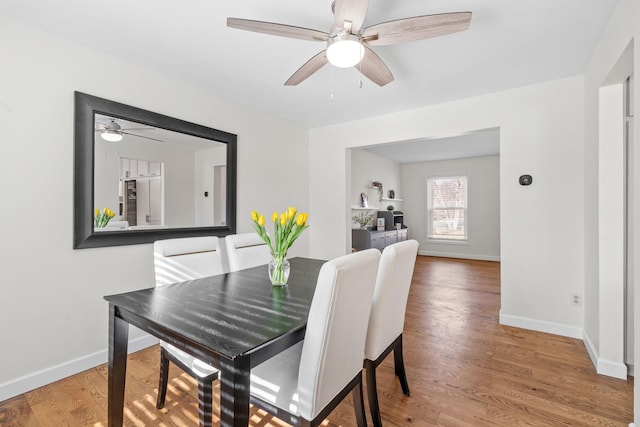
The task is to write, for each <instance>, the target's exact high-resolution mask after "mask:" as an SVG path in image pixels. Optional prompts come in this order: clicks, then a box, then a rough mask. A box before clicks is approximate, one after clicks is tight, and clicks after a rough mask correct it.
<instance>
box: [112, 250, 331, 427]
mask: <svg viewBox="0 0 640 427" xmlns="http://www.w3.org/2000/svg"><path fill="white" fill-rule="evenodd" d="M290 263H291V274H290V276H289V281H288V285H287V286H284V287H274V286H272V285H271V282H270V281H269V277H268V274H267V267H266V265H264V266H259V267H254V268H250V269H247V270H241V271H236V272H233V273H226V274H221V275H217V276H210V277H204V278H202V279H196V280H191V281H187V282H182V283H176V284H173V285H167V286H162V287H154V288H150V289H142V290H138V291H133V292H127V293H122V294H117V295H109V296H106V297H104V298H105V299H106V300H107V301H108V302H109V362H108V363H109V385H108V403H109V406H108V425H109V426H110V427H115V426H121V425H122V422H123V410H124V387H125V376H126V369H127V344H128V337H129V325H134V326H136V327H138V328H140V329H142V330H143V331H145V332H148V333H149V334H152V335H154V336H156V337H158V338H160V339H161V340H163V341H166V342H168V343H170V344H173V345H174V346H176V347H178V348H179V349H182V350H184V351H185V352H187V353H189V354H191V355H193V356H195V357H197V358H198V359H200V360H202V361H205V362H207V363H210V364H212V365H213V366H215V367H217V368H219V369H220V425H221V426H225V427H227V426H234V427H237V426H247V425H248V424H249V398H250V389H249V385H250V384H249V378H250V373H251V368H253V367H255V366H256V365H258V364H260V363H261V362H263V361H265V360H267V359H269V358H270V357H272V356H274V355H275V354H278V353H279V352H281V351H283V350H285V349H286V348H288V347H290V346H292V345H293V344H295V343H297V342H299V341H301V340H302V339H303V338H304V333H305V328H306V324H307V317H308V314H309V307H310V305H311V300H312V298H313V293H314V290H315V287H316V282H317V278H318V273H319V271H320V267H321V266H322V264H323V263H324V261H322V260H315V259H309V258H292V259H291V260H290Z"/></svg>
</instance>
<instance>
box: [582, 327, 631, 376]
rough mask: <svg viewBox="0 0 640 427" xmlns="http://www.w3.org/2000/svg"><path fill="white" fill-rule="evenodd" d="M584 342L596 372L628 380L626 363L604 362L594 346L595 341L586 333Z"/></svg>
mask: <svg viewBox="0 0 640 427" xmlns="http://www.w3.org/2000/svg"><path fill="white" fill-rule="evenodd" d="M582 341H583V342H584V346H585V347H586V349H587V353H589V357H590V358H591V363H593V366H595V368H596V372H597V373H598V374H600V375H606V376H608V377H613V378H619V379H621V380H626V379H627V374H628V368H627V365H625V364H624V363H619V362H612V361H610V360H604V359H601V358H600V355H599V354H598V349H597V348H596V346H595V345H594V344H593V341H592V340H591V338H590V337H589V334H587V333H586V332H585V333H584V334H583V338H582Z"/></svg>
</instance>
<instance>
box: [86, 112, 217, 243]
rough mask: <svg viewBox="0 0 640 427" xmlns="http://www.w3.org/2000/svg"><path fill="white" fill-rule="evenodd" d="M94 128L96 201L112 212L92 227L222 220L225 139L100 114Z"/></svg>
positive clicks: (199, 223)
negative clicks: (114, 131)
mask: <svg viewBox="0 0 640 427" xmlns="http://www.w3.org/2000/svg"><path fill="white" fill-rule="evenodd" d="M112 124H116V125H117V126H119V129H120V132H121V133H120V134H118V136H120V137H121V138H114V136H113V134H111V133H106V135H104V136H106V137H107V139H105V138H104V137H103V134H104V133H105V132H106V131H108V132H111V131H109V127H111V128H113V125H112ZM95 128H96V137H95V184H94V198H95V205H96V207H97V208H99V209H103V208H105V207H106V208H109V209H110V210H111V211H113V212H114V213H115V216H114V217H113V218H111V220H110V221H109V222H108V223H107V225H106V226H105V227H104V228H95V231H103V230H127V229H129V230H135V229H140V228H167V227H168V228H176V227H177V228H181V227H208V226H215V225H218V226H223V225H225V223H226V206H225V205H226V200H225V199H226V154H227V153H226V144H223V143H220V142H216V141H211V140H208V139H203V138H198V137H195V136H191V135H185V134H181V133H178V132H174V131H170V130H165V129H159V128H157V127H151V126H144V125H141V124H140V123H136V122H132V121H129V120H123V119H117V118H114V117H109V116H105V115H102V114H96V115H95ZM105 130H106V131H105ZM113 139H119V141H114V140H113Z"/></svg>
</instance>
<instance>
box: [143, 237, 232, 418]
mask: <svg viewBox="0 0 640 427" xmlns="http://www.w3.org/2000/svg"><path fill="white" fill-rule="evenodd" d="M153 259H154V266H155V275H156V286H164V285H169V284H172V283H178V282H183V281H186V280H193V279H197V278H200V277H205V276H212V275H215V274H222V273H224V264H223V261H222V254H221V250H220V241H219V239H218V238H217V237H213V236H206V237H188V238H181V239H168V240H158V241H156V242H155V243H154V244H153ZM169 361H171V362H173V363H175V364H176V365H177V366H178V367H179V368H180V369H182V370H183V371H185V372H187V373H188V374H190V375H191V376H192V377H194V378H195V379H196V380H197V381H198V402H199V406H200V407H199V408H198V412H199V417H200V425H205V426H210V425H212V414H211V411H212V397H213V386H212V383H213V381H215V380H216V379H217V378H218V370H217V369H216V368H214V367H213V366H211V365H209V364H207V363H205V362H203V361H201V360H199V359H197V358H195V357H193V356H191V355H189V354H187V353H185V352H184V351H182V350H180V349H178V348H176V347H174V346H173V345H171V344H169V343H166V342H164V341H161V342H160V380H159V385H158V400H157V402H156V407H157V408H158V409H161V408H163V407H164V403H165V397H166V395H167V382H168V379H169Z"/></svg>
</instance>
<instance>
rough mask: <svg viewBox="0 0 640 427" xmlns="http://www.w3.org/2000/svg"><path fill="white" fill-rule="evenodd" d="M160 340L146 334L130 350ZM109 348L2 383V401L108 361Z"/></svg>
mask: <svg viewBox="0 0 640 427" xmlns="http://www.w3.org/2000/svg"><path fill="white" fill-rule="evenodd" d="M158 342H159V341H158V339H157V338H156V337H154V336H152V335H145V336H142V337H140V338H136V339H133V340H130V341H129V347H128V352H129V353H134V352H136V351H138V350H142V349H143V348H147V347H150V346H152V345H155V344H157V343H158ZM108 355H109V354H108V350H107V349H104V350H100V351H97V352H95V353H92V354H88V355H86V356H82V357H79V358H77V359H74V360H70V361H68V362H65V363H61V364H60V365H57V366H52V367H50V368H47V369H43V370H41V371H38V372H34V373H31V374H28V375H25V376H23V377H20V378H16V379H14V380H11V381H8V382H6V383H2V384H0V402H2V401H4V400H7V399H10V398H12V397H15V396H18V395H20V394H22V393H26V392H28V391H31V390H34V389H36V388H38V387H42V386H44V385H47V384H51V383H52V382H55V381H58V380H61V379H63V378H66V377H68V376H71V375H75V374H77V373H78V372H82V371H86V370H87V369H91V368H94V367H96V366H98V365H101V364H103V363H106V362H107V359H108Z"/></svg>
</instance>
